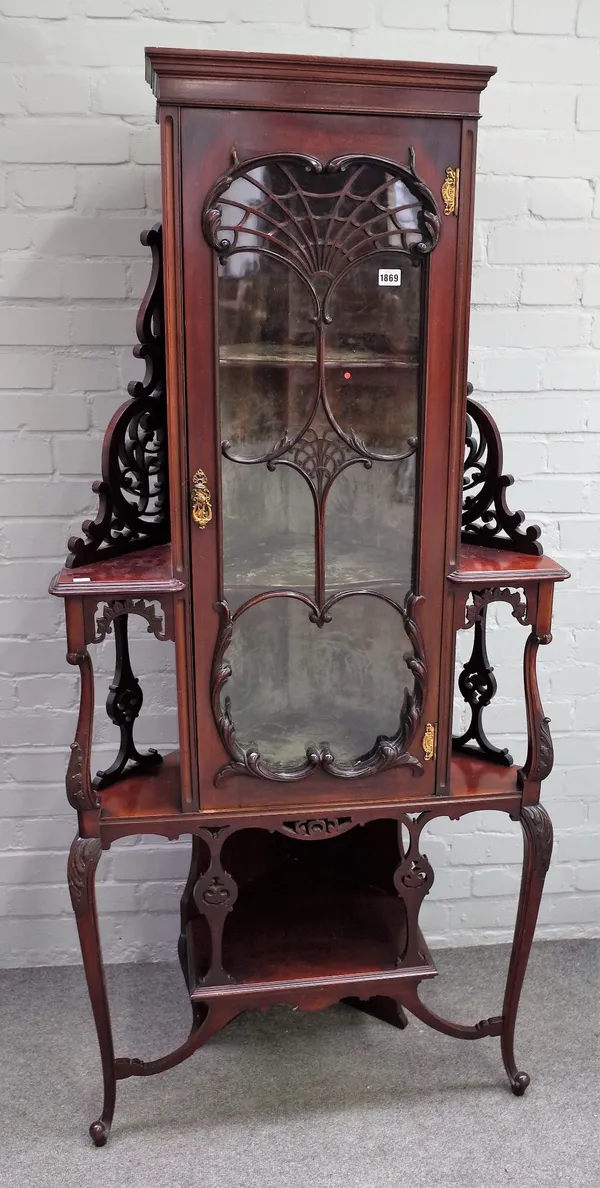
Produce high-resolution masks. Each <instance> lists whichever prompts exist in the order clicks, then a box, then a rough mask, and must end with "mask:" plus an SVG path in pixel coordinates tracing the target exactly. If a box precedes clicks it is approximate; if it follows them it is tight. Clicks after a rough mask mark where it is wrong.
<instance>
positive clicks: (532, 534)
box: [462, 384, 542, 557]
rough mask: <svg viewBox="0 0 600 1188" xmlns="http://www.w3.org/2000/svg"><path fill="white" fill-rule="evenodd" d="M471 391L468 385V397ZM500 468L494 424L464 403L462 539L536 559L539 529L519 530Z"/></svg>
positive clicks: (482, 412) (508, 483) (519, 518)
mask: <svg viewBox="0 0 600 1188" xmlns="http://www.w3.org/2000/svg"><path fill="white" fill-rule="evenodd" d="M472 391H473V388H472V385H471V384H469V385H468V386H467V394H468V396H469V397H470V395H471V392H472ZM502 464H503V459H502V441H501V438H500V434H499V432H498V429H497V427H496V424H495V421H494V420H493V418H492V417H491V416H490V414H489V412H488V411H487V409H485V408H483V407H482V405H480V404H477V403H476V401H475V400H470V399H467V429H466V442H465V461H464V477H463V509H462V539H463V541H465V543H471V544H480V545H490V546H492V547H493V548H496V549H512V550H513V551H514V552H517V553H529V554H531V555H532V556H534V557H538V556H540V555H541V553H542V546H541V544H540V543H539V536H540V529H539V528H538V527H537V526H536V525H534V524H530V525H529V527H528V528H525V529H523V528H522V527H521V525H522V523H523V520H524V519H525V516H524V514H523V512H522V511H516V512H511V511H510V510H509V508H508V506H507V503H506V492H507V490H508V488H509V487H511V486H512V484H513V482H514V479H513V477H512V475H510V474H503V473H502Z"/></svg>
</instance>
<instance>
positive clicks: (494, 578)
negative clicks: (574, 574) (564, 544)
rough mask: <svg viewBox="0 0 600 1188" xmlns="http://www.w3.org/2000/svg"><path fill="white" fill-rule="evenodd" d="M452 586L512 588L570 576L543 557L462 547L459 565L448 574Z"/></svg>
mask: <svg viewBox="0 0 600 1188" xmlns="http://www.w3.org/2000/svg"><path fill="white" fill-rule="evenodd" d="M448 576H449V579H450V581H451V582H456V583H462V584H464V585H467V586H473V585H474V584H476V583H479V582H480V581H483V582H485V583H486V584H489V583H490V582H492V583H494V584H495V583H496V582H499V583H509V584H512V585H515V586H518V585H520V584H521V583H522V582H530V581H531V582H540V581H550V582H564V581H566V579H567V578H569V577H570V576H571V575H570V573H569V572H568V570H566V569H564V568H563V566H562V565H559V564H558V561H553V560H552V559H551V558H550V557H546V556H544V555H543V554H542V556H540V557H530V556H528V555H527V554H526V553H516V552H515V553H513V552H511V551H510V550H508V549H506V550H505V549H493V548H490V547H486V546H485V545H471V544H461V546H460V549H459V553H458V564H457V566H456V568H455V569H453V570H452V571H451V572H450V573H449V575H448Z"/></svg>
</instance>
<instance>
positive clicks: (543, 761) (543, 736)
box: [537, 718, 554, 780]
mask: <svg viewBox="0 0 600 1188" xmlns="http://www.w3.org/2000/svg"><path fill="white" fill-rule="evenodd" d="M539 746H540V755H539V761H538V768H537V779H538V780H545V779H546V777H547V776H549V775H550V772H551V771H552V768H553V766H554V746H553V744H552V735H551V734H550V718H542V720H541V722H540V743H539Z"/></svg>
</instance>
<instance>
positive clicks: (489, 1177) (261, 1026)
mask: <svg viewBox="0 0 600 1188" xmlns="http://www.w3.org/2000/svg"><path fill="white" fill-rule="evenodd" d="M507 959H508V949H507V948H506V947H505V946H498V947H496V948H489V947H486V948H478V949H463V950H447V951H444V952H441V953H438V954H437V962H438V966H439V969H440V976H439V977H438V978H437V979H435V981H434V982H432V983H430V985H429V986H428V987H427V988H426V989H425V990H424V991H423V994H424V997H427V1000H428V1001H429V1002H430V1003H431V1005H432V1006H435V1007H436V1008H437V1009H438V1010H441V1011H442V1012H444V1013H446V1014H447V1015H449V1016H451V1017H454V1018H457V1019H459V1020H461V1021H464V1022H469V1023H471V1022H476V1020H477V1019H480V1018H484V1017H487V1016H489V1015H492V1014H496V1013H498V1012H499V1010H500V1008H501V1001H502V999H501V994H502V985H503V979H504V975H505V971H506V964H507ZM599 974H600V943H598V942H594V941H570V942H546V943H541V944H537V945H535V946H534V949H533V952H532V956H531V961H530V967H529V974H528V977H527V981H526V984H525V989H524V994H523V999H522V1005H521V1013H520V1020H519V1029H518V1036H517V1039H518V1044H517V1059H518V1062H519V1065H520V1067H521V1068H524V1069H526V1070H527V1071H528V1072H529V1073H530V1075H531V1078H532V1083H531V1086H530V1088H529V1090H528V1091H527V1094H526V1095H525V1097H524V1098H515V1097H513V1096H512V1094H511V1093H510V1091H509V1089H508V1086H507V1081H506V1079H505V1076H504V1072H503V1069H502V1064H501V1060H500V1049H499V1040H497V1039H490V1038H487V1039H483V1040H478V1041H476V1042H475V1043H464V1042H460V1041H458V1040H453V1039H449V1038H447V1037H446V1036H443V1035H440V1034H438V1033H437V1032H433V1031H430V1030H429V1029H428V1028H426V1027H425V1026H423V1025H422V1024H421V1023H419V1022H418V1021H417V1020H415V1019H413V1018H412V1016H409V1019H410V1022H409V1026H408V1028H407V1029H406V1030H405V1031H397V1030H395V1029H393V1028H391V1027H389V1026H387V1025H386V1024H384V1023H380V1022H378V1021H377V1020H375V1019H371V1018H369V1017H367V1016H365V1015H363V1014H361V1013H359V1012H358V1011H354V1010H352V1009H351V1008H349V1007H345V1006H336V1007H332V1008H330V1009H329V1010H327V1011H323V1012H320V1013H317V1014H309V1013H303V1012H300V1011H292V1010H290V1009H287V1008H283V1007H281V1008H275V1009H273V1010H271V1011H269V1012H266V1013H264V1014H246V1015H243V1016H241V1017H239V1018H238V1019H237V1020H234V1022H233V1023H231V1024H230V1026H229V1027H228V1028H227V1029H226V1030H225V1031H223V1032H221V1034H220V1035H218V1036H217V1037H216V1038H215V1039H213V1040H211V1041H210V1043H209V1044H208V1045H207V1046H206V1047H205V1048H204V1049H203V1050H202V1051H201V1052H199V1053H197V1054H196V1055H195V1056H194V1057H192V1059H191V1060H190V1061H189V1062H188V1063H187V1064H183V1065H181V1066H180V1067H179V1068H177V1069H174V1070H172V1071H171V1072H168V1073H164V1074H163V1075H162V1076H160V1077H153V1078H148V1079H143V1080H129V1081H125V1082H122V1083H121V1084H120V1085H119V1088H118V1093H117V1109H116V1114H115V1121H114V1125H113V1132H112V1135H111V1138H110V1140H109V1143H108V1146H106V1147H104V1148H102V1149H99V1150H98V1149H95V1148H94V1147H93V1146H92V1145H91V1142H90V1140H89V1138H88V1137H87V1126H88V1124H89V1122H90V1121H91V1120H92V1119H93V1118H95V1117H97V1114H98V1112H99V1106H100V1073H99V1064H98V1056H97V1051H96V1046H95V1038H94V1033H93V1027H92V1021H91V1015H90V1011H89V1007H88V1002H87V997H86V993H85V987H84V981H83V975H82V972H81V970H80V969H78V968H72V967H71V968H61V969H34V970H7V971H4V972H2V973H0V1018H1V1021H2V1022H1V1027H2V1030H1V1037H0V1078H1V1084H0V1184H2V1186H3V1188H4V1185H6V1186H7V1188H56V1186H60V1188H96V1186H98V1188H100V1185H102V1188H180V1186H181V1188H191V1186H196V1185H198V1186H201V1188H388V1186H389V1188H392V1186H393V1188H403V1186H404V1185H406V1186H407V1188H422V1186H423V1188H424V1186H425V1185H428V1188H454V1186H458V1185H460V1186H461V1188H496V1186H500V1185H502V1186H503V1188H504V1186H505V1185H518V1188H555V1186H556V1185H568V1186H569V1188H600V1093H599V1089H600V1077H599V1069H600V1050H599V1047H600V1045H599V1026H600V1006H599V997H600V996H599V990H600V977H599ZM107 975H108V983H109V992H110V995H111V1001H112V1007H113V1023H114V1030H115V1038H116V1048H117V1053H118V1054H119V1055H130V1056H133V1055H136V1056H146V1057H151V1056H155V1055H160V1054H162V1053H163V1052H164V1051H166V1050H167V1049H168V1048H169V1047H174V1046H176V1045H177V1044H178V1043H179V1042H180V1040H181V1038H182V1036H183V1032H184V1030H185V1029H186V1027H187V1024H188V1020H189V1013H190V1012H189V1003H188V1002H187V999H186V995H185V991H184V989H183V984H182V980H181V974H180V971H179V968H178V967H177V966H175V965H130V966H112V967H110V968H109V969H108V971H107Z"/></svg>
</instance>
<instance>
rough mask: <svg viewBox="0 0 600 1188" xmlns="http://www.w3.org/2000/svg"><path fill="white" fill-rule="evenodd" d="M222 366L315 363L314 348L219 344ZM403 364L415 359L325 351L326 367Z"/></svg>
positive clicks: (413, 367)
mask: <svg viewBox="0 0 600 1188" xmlns="http://www.w3.org/2000/svg"><path fill="white" fill-rule="evenodd" d="M219 358H220V362H221V364H222V365H226V366H227V365H228V366H232V365H234V366H240V365H242V364H258V363H268V364H269V366H275V365H283V366H285V365H287V364H298V363H307V364H312V365H313V366H314V364H315V362H316V348H315V345H314V343H311V344H310V345H308V346H292V345H287V344H286V345H285V346H282V345H281V344H280V343H269V342H258V343H236V344H235V345H232V346H224V345H221V347H220V353H219ZM350 365H351V366H353V367H361V366H362V367H383V366H385V367H406V368H409V369H410V370H415V371H416V369H417V367H418V362H417V360H416V359H415V358H411V357H409V356H405V357H402V356H397V355H384V354H381V352H380V351H369V350H354V349H353V348H352V347H345V348H343V349H342V348H341V347H339V348H337V347H334V348H331V347H328V348H327V349H326V353H325V366H326V367H347V366H350Z"/></svg>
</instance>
